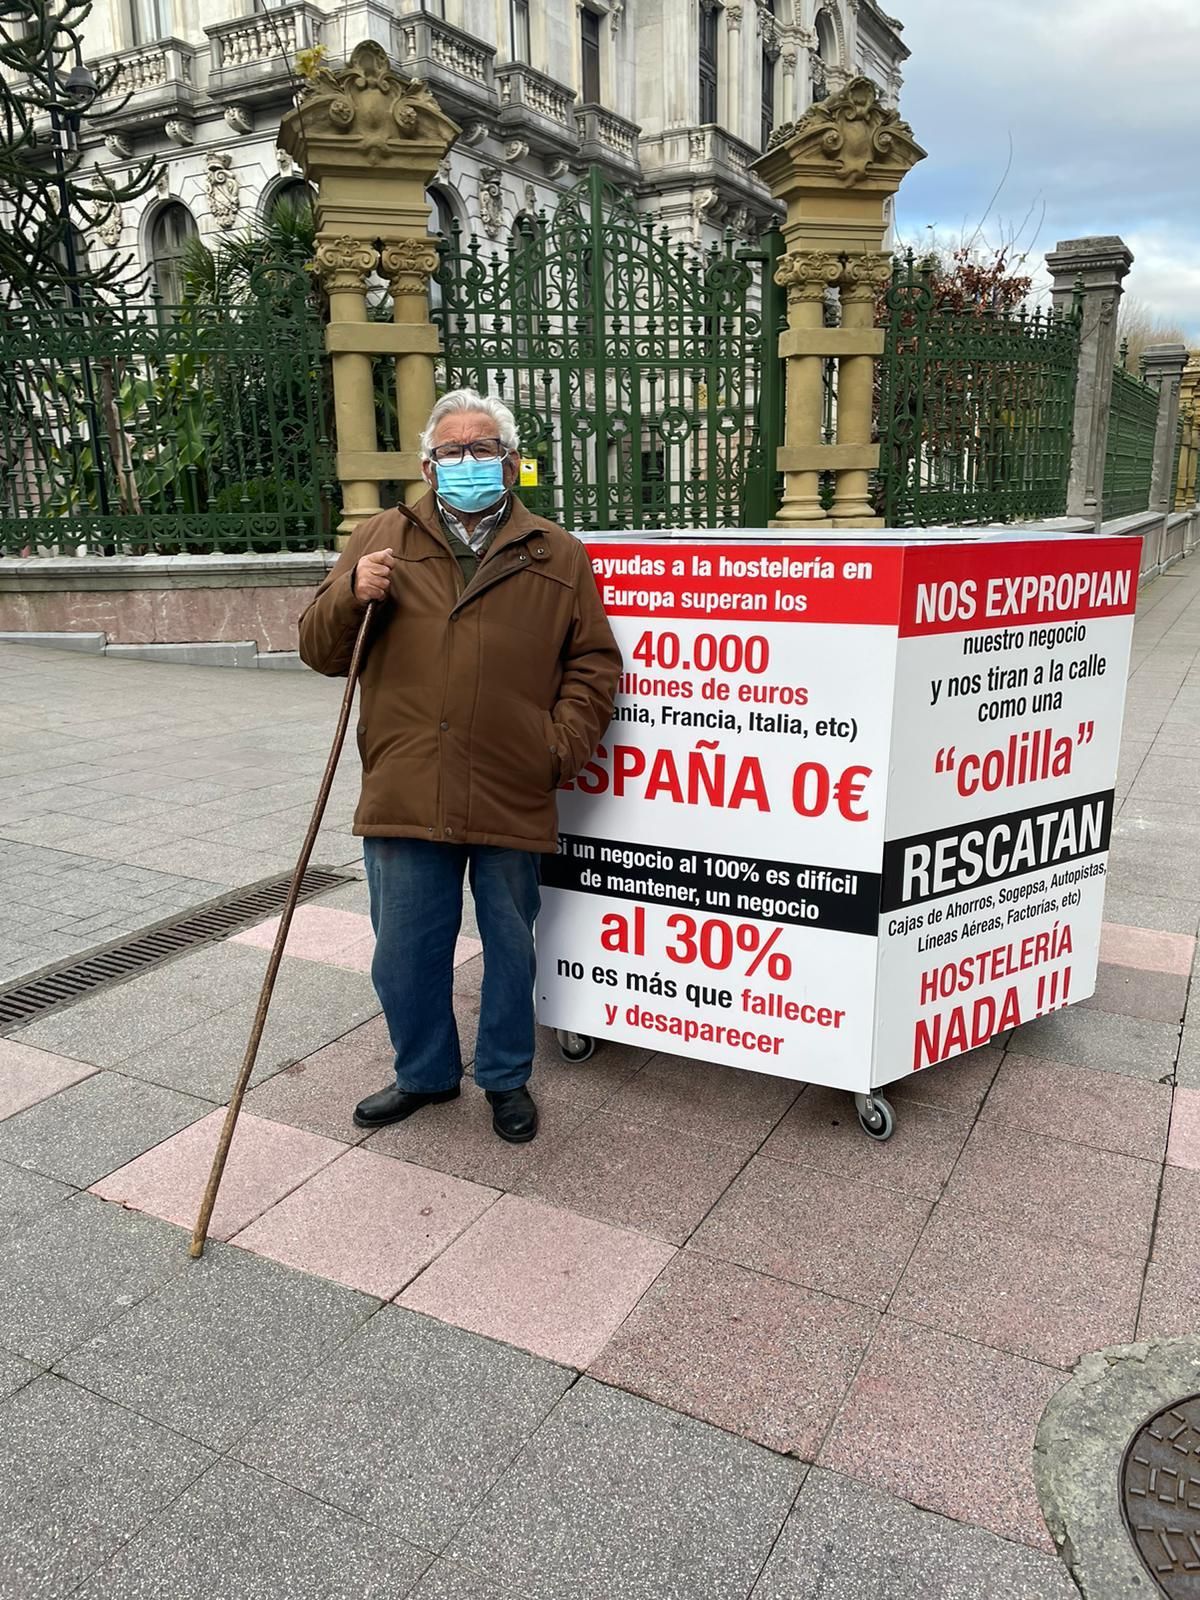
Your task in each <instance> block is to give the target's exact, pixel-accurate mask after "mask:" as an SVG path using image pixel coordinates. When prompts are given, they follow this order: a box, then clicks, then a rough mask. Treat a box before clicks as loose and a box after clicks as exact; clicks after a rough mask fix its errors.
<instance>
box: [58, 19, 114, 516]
mask: <svg viewBox="0 0 1200 1600" xmlns="http://www.w3.org/2000/svg"><path fill="white" fill-rule="evenodd" d="M59 88H60V89H61V91H62V96H63V98H64V99H65V100H66V101H67V103H68V105H69V106H70V107H71V109H70V110H69V111H63V110H62V109H61V107H60V106H59V105H58V104H57V103H53V102H52V103H51V106H50V127H51V129H52V131H53V134H54V138H53V140H52V143H53V145H54V171H55V174H56V176H57V178H58V205H59V215H60V216H61V217H62V220H63V252H64V254H65V256H66V263H67V294H68V296H69V298H70V301H71V306H72V308H73V309H74V310H76V311H79V310H81V309H82V306H83V296H82V295H81V294H80V292H79V258H78V256H77V254H76V250H75V223H74V221H73V220H72V217H71V197H70V194H69V192H68V189H67V164H66V156H67V154H68V152H71V151H74V150H75V148H76V145H77V141H78V138H79V122H80V118H81V117H82V116H83V113H84V111H85V110H86V109H87V107H88V106H90V105H91V103H92V101H93V100H94V99H95V98H96V80H95V78H94V77H93V76H92V74H91V73H90V72H89V71H88V69H87V67H85V66H84V64H83V56H82V52H81V51H80V48H79V44H78V42H76V45H75V65H74V66H73V67H72V68H71V70H70V72H68V73H67V75H66V77H65V78H62V79H60V80H59ZM82 322H83V319H82V317H81V318H80V324H81V326H80V334H81V336H84V337H85V343H84V345H83V348H82V349H81V351H80V371H81V374H82V377H83V401H84V409H85V411H86V412H87V422H88V435H89V437H90V440H91V446H92V470H93V472H94V473H95V474H96V500H97V504H98V506H99V510H100V515H101V516H102V517H107V516H108V515H109V511H110V507H109V500H108V474H107V473H106V472H105V469H104V458H103V456H102V455H101V449H100V447H101V439H102V433H101V429H100V413H99V411H98V409H97V406H96V386H95V383H94V382H93V379H92V360H91V355H90V353H89V352H88V349H87V345H86V330H85V329H84V328H83V326H82Z"/></svg>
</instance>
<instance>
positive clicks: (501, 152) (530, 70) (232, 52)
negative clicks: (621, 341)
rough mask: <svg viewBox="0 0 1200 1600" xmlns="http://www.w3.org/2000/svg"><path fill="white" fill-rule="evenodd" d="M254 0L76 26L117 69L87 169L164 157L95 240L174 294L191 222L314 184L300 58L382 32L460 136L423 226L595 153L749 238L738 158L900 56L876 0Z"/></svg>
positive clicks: (117, 4)
mask: <svg viewBox="0 0 1200 1600" xmlns="http://www.w3.org/2000/svg"><path fill="white" fill-rule="evenodd" d="M254 4H255V5H256V7H257V8H256V9H250V0H247V3H246V8H245V9H242V8H241V7H240V6H239V10H238V14H236V15H230V14H229V4H228V0H225V3H222V0H96V4H95V7H94V9H93V11H92V14H91V16H90V18H89V19H88V23H87V33H86V40H85V42H86V55H87V58H88V60H89V61H90V62H92V63H94V64H101V63H102V64H103V65H104V66H106V67H111V66H114V65H115V66H117V67H118V69H119V71H118V76H117V80H116V83H115V85H114V87H113V90H112V91H111V92H110V93H109V94H108V95H107V96H106V97H105V98H104V99H102V100H100V101H99V102H97V104H96V105H95V106H94V107H93V109H92V111H91V113H90V114H89V115H88V117H87V118H86V119H85V121H84V125H83V128H82V131H81V138H82V142H83V145H84V148H85V152H86V160H87V162H88V163H89V164H91V163H92V162H93V161H99V162H100V164H101V166H102V167H103V168H104V170H106V171H109V172H113V173H116V172H117V171H120V170H121V169H122V168H124V167H126V166H127V165H128V164H129V163H131V162H134V161H136V160H139V159H142V158H144V157H146V156H147V155H152V156H153V157H154V158H155V159H156V161H158V162H159V164H160V165H159V171H158V181H157V185H156V188H155V189H154V191H153V192H152V193H150V194H148V195H147V196H145V198H144V199H142V200H140V201H139V202H138V203H137V204H136V205H128V206H125V207H123V208H122V209H121V211H120V213H119V214H114V213H111V212H110V213H107V214H106V215H105V216H103V217H102V218H97V222H98V224H99V226H98V232H97V236H96V239H95V240H94V241H93V246H92V247H93V248H98V247H103V248H111V249H116V248H119V249H121V250H122V251H126V252H129V253H131V254H133V255H134V256H136V258H137V259H138V260H139V261H140V262H142V263H146V264H150V265H152V266H153V270H154V274H155V278H156V280H157V284H158V288H159V291H160V293H161V294H162V295H163V297H164V299H167V300H170V299H172V298H174V296H175V293H176V291H177V284H178V274H177V266H176V262H177V258H178V254H179V251H180V249H181V247H182V245H183V243H184V241H185V240H186V239H187V237H188V236H189V234H191V233H196V232H198V233H199V234H200V236H201V237H202V238H204V239H206V240H209V241H211V240H213V239H216V238H219V237H220V236H221V235H222V234H226V233H231V232H236V231H237V230H239V229H241V228H242V227H244V226H245V225H246V224H248V223H250V222H251V221H253V220H254V219H256V218H261V217H263V216H264V215H266V214H267V213H268V212H269V211H270V209H271V207H272V206H273V205H274V204H275V203H276V201H277V200H278V198H279V197H280V196H281V195H286V194H296V195H299V194H303V193H304V192H305V190H304V185H303V180H302V179H301V177H300V174H299V169H298V168H297V166H296V164H295V162H294V161H293V160H292V159H291V158H290V157H288V156H287V155H285V154H284V153H283V152H282V151H281V150H280V149H279V148H278V146H277V143H276V138H277V134H278V130H279V124H280V119H281V117H282V116H283V114H284V113H285V112H286V111H287V110H288V108H289V106H290V105H291V103H292V101H293V98H294V95H295V92H296V88H297V84H298V79H297V75H296V72H297V66H296V64H297V60H298V58H302V57H303V53H304V52H307V51H313V50H317V49H319V50H320V51H322V52H323V53H324V59H325V60H326V61H327V62H329V63H330V64H336V63H338V62H341V61H344V60H347V59H348V58H349V55H350V52H351V51H352V50H353V48H354V46H355V45H356V44H358V43H360V42H361V41H363V40H365V39H373V40H376V41H377V42H378V43H380V44H381V45H382V46H383V48H384V49H385V50H386V51H387V53H388V55H389V57H390V58H391V60H392V62H393V63H394V64H395V65H396V66H397V67H398V68H399V70H400V71H401V72H402V73H404V74H405V75H407V76H410V77H417V78H422V79H424V80H426V81H427V82H428V83H429V84H430V86H431V87H432V89H433V91H434V93H435V94H436V95H437V97H438V100H439V101H440V103H441V104H442V106H443V107H444V109H445V110H446V112H447V113H448V115H450V116H451V117H452V118H453V119H454V120H455V121H456V122H457V123H459V124H460V126H461V127H462V130H463V132H462V137H461V138H460V139H459V141H458V143H457V144H456V145H455V147H454V149H453V150H452V151H451V153H450V156H449V157H448V159H447V161H446V162H445V163H444V165H443V167H442V169H441V171H440V172H439V174H438V176H437V179H436V181H435V182H434V184H433V185H432V186H431V189H430V196H431V199H432V201H433V203H434V213H433V222H432V224H431V225H432V226H433V227H434V228H435V229H436V228H437V227H438V226H439V225H440V226H441V227H442V228H447V227H448V226H449V224H450V222H451V220H452V219H456V220H457V221H458V222H459V223H460V224H461V225H462V227H463V228H464V230H466V231H468V232H475V233H477V234H478V235H479V236H480V238H481V239H483V240H485V241H486V240H494V241H496V242H497V243H503V242H505V241H507V239H508V238H509V237H510V235H511V233H512V229H513V226H514V224H515V222H516V220H517V218H518V216H519V215H520V214H521V213H523V212H529V211H535V210H538V209H539V208H542V207H546V208H550V207H552V206H553V204H554V201H555V198H556V196H557V195H558V194H560V193H561V192H562V191H563V190H564V189H566V188H568V187H569V186H570V185H571V184H572V183H573V182H574V181H575V178H576V176H577V175H578V174H579V173H580V172H581V171H582V170H583V169H584V168H586V167H587V166H588V165H589V164H590V163H592V162H599V163H600V164H601V165H602V166H603V167H604V168H605V169H606V171H607V172H608V174H609V175H610V177H611V178H612V180H613V181H614V182H615V183H616V184H618V185H621V186H633V187H634V188H635V189H636V190H637V192H638V194H639V196H640V197H641V199H640V204H641V205H642V207H643V208H644V209H646V210H647V211H649V212H652V213H654V214H655V215H656V216H658V217H659V218H661V221H662V223H663V224H664V225H665V226H667V227H669V228H670V230H671V232H672V234H673V235H676V236H678V237H681V238H686V239H688V240H691V241H692V242H695V243H706V242H708V241H709V240H711V239H713V238H715V237H717V235H718V234H719V232H720V231H721V230H722V229H724V228H726V227H732V228H733V229H734V231H735V233H736V234H737V235H738V236H739V237H751V236H753V235H754V234H756V233H757V232H759V231H760V230H761V228H762V227H763V226H764V224H765V223H766V222H767V220H768V219H769V217H770V216H771V214H772V205H771V200H770V197H769V195H768V192H767V190H766V188H765V187H764V185H763V184H762V183H761V182H760V181H759V179H758V178H757V177H756V176H755V175H754V174H753V173H752V172H751V170H750V164H751V162H753V161H754V160H755V158H756V157H757V156H758V155H759V154H760V153H761V152H762V151H763V150H764V149H765V147H766V142H767V137H768V134H769V131H770V129H771V127H772V126H775V125H778V124H780V123H785V122H790V121H792V120H794V119H795V118H796V117H798V116H799V115H801V114H802V113H803V112H804V111H805V110H806V109H807V108H808V107H809V105H811V104H812V103H813V101H814V100H817V99H821V98H823V97H824V96H825V95H827V94H829V93H832V92H834V91H835V90H836V89H837V88H839V87H841V85H842V84H843V83H845V82H846V81H847V80H848V79H849V78H850V77H852V76H853V75H854V74H856V73H864V74H865V75H866V76H867V77H869V78H871V79H872V80H873V81H874V82H875V83H876V84H877V85H878V88H879V92H880V96H881V98H882V99H883V101H884V102H885V103H886V104H888V105H895V104H896V103H897V101H898V97H899V92H900V83H901V66H902V64H903V62H904V60H905V58H906V56H907V54H908V52H907V50H906V48H905V46H904V45H903V43H902V42H901V39H900V24H899V23H898V22H897V21H896V20H895V19H894V18H892V17H889V16H888V15H886V13H885V12H883V11H882V10H881V9H880V7H879V6H878V4H877V3H876V0H725V3H723V4H722V3H720V0H427V3H426V4H424V5H423V6H422V8H420V9H413V8H412V7H410V6H409V5H408V4H407V0H397V3H396V4H395V5H394V6H391V5H387V4H385V3H383V0H344V3H341V4H334V3H332V0H330V3H328V4H317V3H313V0H291V3H287V4H283V5H275V4H268V3H267V0H254Z"/></svg>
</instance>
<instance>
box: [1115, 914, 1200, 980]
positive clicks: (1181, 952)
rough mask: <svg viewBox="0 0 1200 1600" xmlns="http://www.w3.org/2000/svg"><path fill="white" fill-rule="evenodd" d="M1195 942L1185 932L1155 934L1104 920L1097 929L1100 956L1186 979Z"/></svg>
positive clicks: (1152, 930)
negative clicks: (1170, 973) (1098, 930)
mask: <svg viewBox="0 0 1200 1600" xmlns="http://www.w3.org/2000/svg"><path fill="white" fill-rule="evenodd" d="M1195 949H1196V941H1195V939H1193V938H1192V937H1191V936H1190V935H1189V934H1186V933H1156V932H1155V931H1154V929H1153V928H1131V927H1129V926H1127V925H1126V924H1125V923H1123V922H1106V923H1104V924H1103V925H1102V926H1101V929H1100V959H1101V961H1111V962H1113V963H1115V964H1116V965H1117V966H1122V967H1138V968H1140V969H1141V971H1143V972H1173V973H1175V974H1176V975H1177V976H1178V977H1181V978H1186V977H1187V975H1188V974H1189V973H1190V972H1191V970H1192V956H1193V955H1194V953H1195Z"/></svg>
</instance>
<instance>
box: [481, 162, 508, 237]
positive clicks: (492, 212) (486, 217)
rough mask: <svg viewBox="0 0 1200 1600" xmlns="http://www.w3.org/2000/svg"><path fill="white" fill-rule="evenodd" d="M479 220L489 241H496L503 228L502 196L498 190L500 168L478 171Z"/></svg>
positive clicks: (483, 168) (487, 168) (482, 168)
mask: <svg viewBox="0 0 1200 1600" xmlns="http://www.w3.org/2000/svg"><path fill="white" fill-rule="evenodd" d="M479 220H480V222H481V223H482V224H483V231H484V233H486V234H487V236H488V238H489V239H498V238H499V237H500V230H501V229H502V228H503V226H504V195H503V192H502V190H501V188H500V168H499V167H480V169H479Z"/></svg>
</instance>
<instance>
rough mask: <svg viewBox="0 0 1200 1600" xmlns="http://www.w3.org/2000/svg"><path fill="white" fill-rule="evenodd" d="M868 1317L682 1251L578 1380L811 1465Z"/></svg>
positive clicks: (871, 1321) (868, 1326)
mask: <svg viewBox="0 0 1200 1600" xmlns="http://www.w3.org/2000/svg"><path fill="white" fill-rule="evenodd" d="M878 1320H879V1318H878V1317H877V1316H876V1315H875V1313H874V1312H871V1311H866V1310H864V1309H863V1307H862V1306H856V1305H850V1304H848V1303H847V1302H846V1301H844V1300H834V1299H831V1298H830V1297H829V1296H828V1295H823V1294H814V1293H813V1292H812V1291H811V1290H809V1289H801V1288H799V1287H797V1286H796V1285H795V1284H790V1283H781V1282H780V1281H779V1280H778V1279H776V1278H765V1277H761V1276H760V1275H759V1274H758V1273H756V1272H747V1271H746V1270H745V1269H744V1268H742V1267H735V1266H730V1265H729V1264H728V1263H726V1262H723V1261H712V1260H709V1259H708V1258H707V1257H705V1256H701V1255H697V1254H694V1253H692V1252H685V1253H683V1254H681V1255H679V1256H677V1257H676V1258H675V1260H674V1261H672V1262H671V1263H670V1264H669V1265H668V1266H667V1268H666V1270H665V1271H664V1272H663V1275H662V1277H660V1278H659V1279H658V1281H657V1283H655V1284H654V1285H653V1286H652V1287H651V1288H650V1289H648V1290H647V1291H646V1293H645V1294H644V1295H643V1296H642V1298H641V1300H640V1301H639V1302H638V1304H637V1306H636V1307H635V1308H634V1310H633V1312H632V1314H631V1315H630V1316H629V1318H628V1319H627V1320H626V1321H625V1322H624V1323H622V1325H621V1327H620V1328H618V1329H617V1332H616V1333H615V1334H614V1335H613V1337H612V1339H611V1340H610V1341H609V1343H608V1344H607V1345H605V1347H604V1349H603V1350H602V1351H601V1353H600V1355H599V1356H598V1357H597V1358H596V1360H595V1361H594V1362H593V1363H592V1365H591V1367H590V1368H589V1373H590V1376H592V1377H593V1378H599V1379H601V1380H602V1381H603V1382H605V1383H611V1384H616V1385H617V1386H618V1387H619V1388H622V1389H629V1390H632V1391H633V1392H634V1393H635V1394H640V1395H645V1396H646V1398H647V1399H648V1400H655V1401H657V1402H658V1404H659V1405H664V1406H669V1407H670V1408H671V1409H672V1410H674V1411H683V1412H686V1413H687V1414H688V1415H689V1416H692V1417H700V1418H701V1419H702V1420H703V1421H705V1422H711V1423H713V1424H714V1425H715V1426H716V1427H718V1428H727V1429H728V1430H729V1431H730V1432H732V1433H740V1434H741V1435H742V1436H743V1437H744V1438H747V1439H754V1440H756V1441H757V1442H758V1443H759V1444H765V1445H766V1446H767V1447H768V1448H769V1449H772V1450H778V1451H781V1452H784V1453H786V1454H789V1455H794V1456H799V1457H802V1458H804V1459H807V1460H811V1459H812V1456H813V1453H814V1452H815V1450H816V1449H817V1446H818V1445H819V1444H820V1442H821V1440H822V1438H823V1437H824V1436H825V1433H826V1431H827V1429H828V1427H829V1424H830V1423H831V1422H832V1421H833V1418H834V1416H835V1414H836V1413H837V1410H838V1407H839V1406H840V1405H841V1402H842V1398H843V1396H844V1395H845V1392H846V1389H847V1387H848V1385H849V1383H850V1380H851V1378H853V1376H854V1374H855V1372H856V1370H857V1368H858V1364H859V1362H860V1361H861V1360H862V1356H863V1352H864V1351H865V1349H866V1348H867V1345H868V1343H869V1342H870V1338H871V1335H872V1333H873V1332H874V1330H875V1325H876V1323H877V1322H878Z"/></svg>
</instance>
